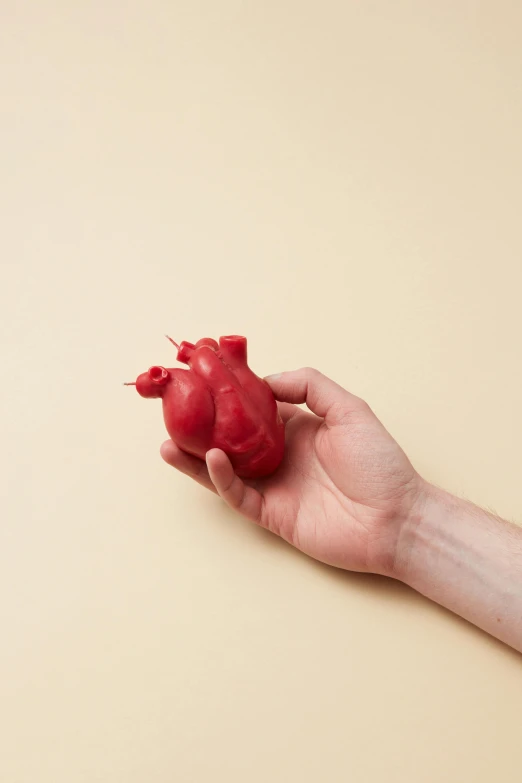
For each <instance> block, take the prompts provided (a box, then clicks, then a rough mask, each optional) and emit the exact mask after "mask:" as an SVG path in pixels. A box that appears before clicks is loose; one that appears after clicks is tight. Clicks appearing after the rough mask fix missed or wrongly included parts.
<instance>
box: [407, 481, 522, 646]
mask: <svg viewBox="0 0 522 783" xmlns="http://www.w3.org/2000/svg"><path fill="white" fill-rule="evenodd" d="M396 575H397V577H398V578H399V579H401V581H403V582H405V583H406V584H408V585H410V587H412V588H414V589H415V590H417V591H418V592H420V593H422V594H423V595H425V596H427V597H428V598H431V599H432V600H433V601H436V602H437V603H438V604H441V605H442V606H445V607H446V608H447V609H450V610H451V611H452V612H455V613H456V614H458V615H460V616H461V617H464V618H465V619H466V620H469V621H470V622H472V623H473V624H474V625H477V626H478V627H479V628H482V629H483V630H484V631H487V632H488V633H490V634H492V636H495V637H497V638H498V639H501V640H502V641H503V642H505V643H506V644H509V645H510V646H511V647H514V648H515V649H516V650H519V651H520V652H522V528H519V527H518V526H517V525H514V524H511V523H509V522H505V521H504V520H502V519H499V518H497V517H495V516H493V515H490V514H487V513H486V512H485V511H482V510H481V509H479V508H477V506H474V505H473V504H471V503H467V502H466V501H463V500H459V499H458V498H455V497H454V496H452V495H450V494H448V493H446V492H443V491H442V490H438V489H436V488H435V487H432V486H430V485H428V486H427V488H426V493H425V496H424V498H423V501H422V503H421V504H420V505H419V508H418V509H417V513H416V514H415V515H412V517H411V518H410V519H409V520H408V521H407V522H406V523H405V525H404V526H403V529H402V531H401V536H400V540H399V543H398V548H397V557H396Z"/></svg>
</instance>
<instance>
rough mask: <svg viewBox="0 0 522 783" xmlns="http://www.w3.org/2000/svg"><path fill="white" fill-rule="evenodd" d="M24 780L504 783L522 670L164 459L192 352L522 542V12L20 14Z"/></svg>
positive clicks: (6, 313) (12, 155) (4, 243)
mask: <svg viewBox="0 0 522 783" xmlns="http://www.w3.org/2000/svg"><path fill="white" fill-rule="evenodd" d="M0 9H1V10H0V18H1V23H0V57H1V72H0V80H1V123H0V136H1V145H0V164H1V165H0V171H1V184H0V191H1V205H0V222H1V240H0V241H1V292H0V295H1V299H2V341H3V348H2V354H1V366H2V381H1V390H0V394H1V396H2V435H1V458H0V459H1V461H2V467H1V476H2V481H1V492H2V520H1V523H0V581H1V590H0V684H1V689H0V716H1V717H0V722H1V730H0V780H1V781H2V783H95V782H96V783H144V782H145V781H146V782H147V783H149V782H150V783H171V781H179V782H180V783H207V782H208V781H226V782H227V783H266V782H268V781H274V782H277V783H283V781H284V783H288V782H290V783H293V781H302V782H303V783H304V782H308V781H310V782H311V781H343V783H344V782H346V781H357V783H359V782H360V783H368V781H382V780H386V781H388V782H389V783H440V781H442V780H443V781H445V782H446V783H468V781H469V782H470V783H471V781H473V783H482V782H484V783H486V781H488V782H489V781H495V782H496V783H508V781H509V783H511V782H513V783H514V782H515V781H520V779H521V775H522V772H521V767H522V750H521V741H520V738H521V734H522V706H521V705H522V665H521V661H522V659H521V658H520V656H518V655H516V654H515V653H513V652H512V651H510V650H508V649H507V648H505V647H503V646H502V645H501V644H498V643H496V642H494V641H493V640H492V639H490V638H489V637H487V636H486V635H484V634H482V633H481V632H479V631H477V630H475V629H473V628H472V627H470V626H468V625H467V624H466V623H464V622H462V621H460V620H458V619H456V618H454V617H452V616H451V615H450V614H448V613H447V612H445V611H443V610H441V609H439V608H437V607H436V606H434V605H432V604H430V603H429V602H427V601H425V600H424V599H422V598H420V597H418V596H416V595H415V594H413V593H412V592H410V591H409V590H407V589H406V588H403V587H401V586H400V585H399V584H396V583H390V582H388V581H386V580H384V579H379V578H374V577H364V576H352V575H349V574H343V573H341V572H336V571H334V570H330V569H328V568H326V567H323V566H320V565H318V564H316V563H314V562H312V561H310V560H308V559H307V558H305V557H304V556H301V555H300V554H299V553H297V552H295V551H293V550H291V549H290V548H289V547H287V546H286V545H284V544H282V543H280V542H279V541H277V540H276V539H274V538H272V537H271V536H270V535H268V534H264V533H263V532H262V531H259V530H257V529H255V528H254V527H252V526H250V525H248V524H246V523H243V522H242V521H240V520H239V519H238V518H236V517H235V516H234V515H232V514H231V513H229V512H228V511H227V510H226V509H225V508H224V507H223V506H222V505H221V504H220V503H219V502H218V501H217V500H216V499H215V498H213V497H211V496H208V495H207V494H205V492H204V491H203V490H201V489H200V488H199V487H197V486H192V485H191V484H190V483H189V482H188V481H186V480H184V479H183V478H182V477H180V476H178V475H176V474H175V473H174V472H173V471H171V470H170V469H168V468H167V467H166V466H165V465H164V464H163V463H162V462H161V461H160V459H159V457H158V455H157V451H158V447H159V445H160V443H161V441H162V439H163V437H164V436H163V426H162V421H161V413H160V407H159V405H158V404H155V403H154V402H152V401H145V400H141V399H140V398H139V397H138V396H137V395H136V394H135V393H134V392H133V391H132V390H128V389H124V388H123V387H122V386H121V382H122V381H125V380H132V379H133V378H134V377H135V376H136V374H137V373H138V372H140V371H142V370H144V369H146V368H147V367H148V366H149V365H150V364H152V363H155V362H159V363H169V361H172V358H173V351H172V350H171V348H170V347H169V345H168V344H167V342H166V341H165V339H164V337H163V334H164V332H166V331H168V332H169V333H171V334H172V335H173V336H174V337H175V338H178V339H189V340H196V339H198V338H199V337H201V336H204V335H213V336H219V335H220V334H223V333H230V332H239V333H241V334H245V335H247V336H248V339H249V347H250V359H251V364H252V366H253V368H254V369H255V370H256V371H257V372H258V373H260V374H265V373H268V372H277V371H280V370H282V369H285V368H286V369H290V368H296V367H298V366H301V365H304V364H306V365H314V366H317V367H318V368H320V369H322V370H323V371H324V372H326V373H329V374H331V375H332V376H334V377H335V378H336V379H337V380H339V381H340V382H341V383H343V384H345V385H346V386H347V387H349V388H350V389H352V390H353V391H355V392H356V393H358V394H360V395H363V396H365V397H366V398H367V399H368V400H369V402H370V403H371V404H372V406H373V407H374V409H375V410H376V411H377V413H378V414H379V415H380V416H381V418H382V419H383V420H384V422H385V423H386V425H387V426H388V428H389V429H390V430H391V431H392V432H393V433H394V434H395V436H396V437H397V438H398V439H399V440H400V442H401V443H402V444H403V445H404V446H405V448H406V449H407V450H408V452H409V454H410V455H411V457H412V459H413V460H414V462H415V464H416V465H417V466H418V467H419V469H420V470H421V471H422V472H423V473H424V474H425V475H426V476H428V477H429V478H431V479H432V480H433V481H436V482H438V483H440V484H443V485H444V486H446V487H447V488H448V489H450V490H452V491H454V492H458V493H461V494H463V495H466V496H468V497H470V498H471V499H473V500H475V501H476V502H478V503H480V504H483V505H486V506H489V507H493V508H494V509H495V510H496V511H497V512H499V513H501V514H503V515H507V516H508V517H510V518H513V519H518V520H519V521H520V520H521V519H522V517H521V514H522V502H521V480H520V476H521V462H522V460H521V456H520V442H521V434H522V411H521V398H522V373H521V353H522V351H521V337H522V313H521V283H522V271H521V270H522V230H521V212H522V141H521V139H522V88H521V80H522V46H521V40H522V38H521V36H522V6H521V4H520V3H519V2H517V0H513V1H512V2H509V1H508V0H484V2H478V0H477V2H473V0H471V1H470V2H464V0H461V1H460V2H459V0H457V1H456V2H455V1H453V0H452V1H451V2H450V0H431V1H430V2H426V1H424V2H422V1H420V2H414V0H411V2H408V1H407V0H400V1H398V2H386V0H380V1H379V0H376V1H375V2H370V1H369V0H368V2H362V1H361V2H356V1H355V0H344V2H343V1H342V0H338V1H335V0H326V1H325V2H307V1H306V0H304V1H303V0H278V1H277V2H276V0H269V1H267V0H258V2H255V1H254V0H252V2H248V1H245V2H241V1H240V0H215V2H213V1H212V0H192V2H189V0H187V2H178V1H177V0H175V1H172V0H171V1H170V2H169V1H168V0H152V1H151V2H145V0H126V2H123V0H103V2H102V0H93V2H79V1H78V0H76V1H74V0H73V2H66V0H47V1H46V2H36V1H35V0H34V1H33V2H23V0H21V1H20V2H8V0H3V2H2V3H1V5H0Z"/></svg>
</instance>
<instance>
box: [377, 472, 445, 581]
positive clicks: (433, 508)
mask: <svg viewBox="0 0 522 783" xmlns="http://www.w3.org/2000/svg"><path fill="white" fill-rule="evenodd" d="M450 500H452V501H454V502H455V504H457V503H458V502H459V501H458V499H457V498H454V497H453V496H451V495H448V493H446V492H444V490H441V489H439V488H438V487H435V486H433V485H432V484H430V483H429V482H427V481H425V480H424V479H420V485H419V488H418V491H417V493H416V495H415V499H414V501H413V503H412V504H411V507H410V508H409V510H408V513H407V514H405V516H404V518H403V519H402V520H401V523H400V526H399V531H398V534H397V539H396V543H395V552H394V557H393V567H392V573H390V574H389V575H390V576H391V577H392V578H394V579H398V580H399V581H400V582H404V583H405V584H409V585H410V586H412V585H411V582H412V580H413V576H414V573H415V572H416V571H417V569H418V563H419V561H422V560H423V553H424V551H425V550H427V549H429V548H430V547H431V546H432V545H433V541H434V539H435V538H436V535H437V530H436V528H437V520H438V519H440V516H441V513H442V511H441V510H442V509H443V507H444V505H445V504H447V503H448V502H450Z"/></svg>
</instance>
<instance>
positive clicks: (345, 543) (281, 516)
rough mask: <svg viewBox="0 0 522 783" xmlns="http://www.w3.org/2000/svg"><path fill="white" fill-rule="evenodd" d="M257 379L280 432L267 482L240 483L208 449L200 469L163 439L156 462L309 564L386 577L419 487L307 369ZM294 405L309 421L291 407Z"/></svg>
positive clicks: (343, 400) (371, 430) (398, 454)
mask: <svg viewBox="0 0 522 783" xmlns="http://www.w3.org/2000/svg"><path fill="white" fill-rule="evenodd" d="M267 380H268V382H269V383H270V386H271V387H272V390H273V392H274V395H275V397H276V399H278V400H279V401H280V402H279V410H280V412H281V416H282V417H283V420H284V421H285V425H286V428H285V429H286V450H285V457H284V460H283V462H282V464H281V466H280V467H279V468H278V470H277V471H276V472H275V473H274V474H273V475H272V476H269V477H268V478H265V479H258V480H256V481H243V480H242V479H240V478H239V477H238V476H236V475H235V473H234V471H233V468H232V465H231V463H230V461H229V459H228V457H227V456H226V454H225V453H224V452H222V451H220V450H218V449H213V450H211V451H209V452H208V454H207V459H206V464H205V462H203V461H202V460H199V459H197V458H196V457H192V456H190V455H187V454H186V453H184V452H182V451H181V450H180V449H179V448H178V447H177V446H176V445H175V444H174V443H173V442H172V441H167V442H166V443H164V444H163V446H162V450H161V453H162V456H163V458H164V460H165V461H166V462H168V463H169V464H170V465H172V466H173V467H175V468H177V469H178V470H180V471H182V472H183V473H186V474H188V475H189V476H191V477H192V478H194V479H195V480H196V481H198V482H199V483H200V484H202V485H203V486H206V487H207V488H208V489H211V490H213V491H214V492H217V493H218V494H219V495H220V496H221V497H222V498H223V499H224V500H225V501H226V502H227V503H228V504H229V505H230V506H231V507H232V508H234V509H236V510H237V511H239V512H240V513H241V514H243V515H244V516H245V517H247V518H248V519H250V520H252V521H254V522H256V523H258V524H259V525H261V526H262V527H265V528H267V529H268V530H271V531H272V532H273V533H276V534H277V535H279V536H281V537H282V538H284V539H285V540H286V541H288V542H289V543H291V544H292V545H293V546H295V547H297V548H298V549H300V550H302V551H303V552H305V553H306V554H308V555H310V556H312V557H314V558H316V559H317V560H321V561H322V562H324V563H328V564H330V565H334V566H338V567H341V568H346V569H349V570H354V571H372V572H375V573H383V574H390V575H393V562H394V555H395V550H396V545H397V541H398V538H399V535H400V530H401V526H402V523H403V522H404V521H405V520H406V519H407V518H408V517H409V516H410V514H411V512H412V509H413V508H414V506H415V504H416V502H417V500H418V498H419V495H420V493H421V487H422V479H421V478H420V476H419V475H418V474H417V473H416V471H415V470H414V468H413V467H412V465H411V463H410V461H409V460H408V458H407V457H406V455H405V454H404V452H403V451H402V449H401V448H400V447H399V445H398V444H397V443H396V442H395V440H394V439H393V438H392V437H391V435H390V434H389V433H388V432H387V431H386V429H385V428H384V427H383V425H382V424H381V423H380V421H379V420H378V419H377V417H376V416H375V415H374V413H373V412H372V411H371V410H370V408H369V407H368V405H367V404H366V403H365V402H364V401H363V400H361V399H359V398H358V397H355V396H354V395H353V394H350V393H349V392H348V391H346V390H345V389H343V388H342V387H341V386H339V385H338V384H336V383H334V381H332V380H330V379H329V378H327V377H325V376H324V375H322V374H321V373H319V372H318V371H317V370H312V369H309V368H306V369H303V370H297V371H295V372H287V373H283V374H281V375H279V376H273V377H271V378H268V379H267ZM303 402H306V404H307V406H308V408H309V409H310V411H311V413H309V412H307V411H305V410H303V409H301V408H299V407H297V404H299V403H303Z"/></svg>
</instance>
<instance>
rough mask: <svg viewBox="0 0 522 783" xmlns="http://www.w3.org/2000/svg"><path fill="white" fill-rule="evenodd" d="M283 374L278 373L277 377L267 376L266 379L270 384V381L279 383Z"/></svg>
mask: <svg viewBox="0 0 522 783" xmlns="http://www.w3.org/2000/svg"><path fill="white" fill-rule="evenodd" d="M282 374H283V373H281V372H276V373H275V375H267V376H266V378H265V381H267V382H268V383H270V381H278V380H279V379H280V377H281V375H282Z"/></svg>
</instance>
